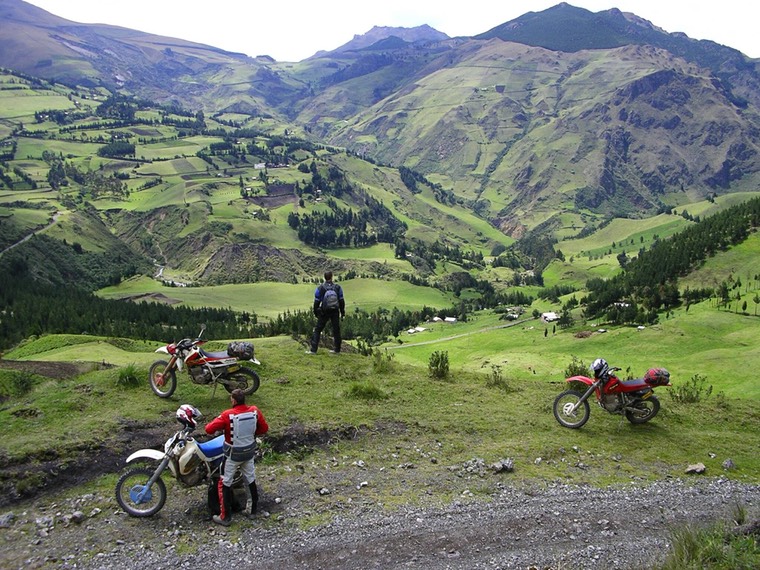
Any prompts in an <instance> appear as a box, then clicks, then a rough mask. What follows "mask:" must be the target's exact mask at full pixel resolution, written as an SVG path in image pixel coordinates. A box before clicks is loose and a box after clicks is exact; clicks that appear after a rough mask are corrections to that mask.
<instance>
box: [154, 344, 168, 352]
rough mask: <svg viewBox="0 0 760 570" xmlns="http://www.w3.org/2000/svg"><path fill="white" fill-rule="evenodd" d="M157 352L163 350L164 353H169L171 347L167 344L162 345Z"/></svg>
mask: <svg viewBox="0 0 760 570" xmlns="http://www.w3.org/2000/svg"><path fill="white" fill-rule="evenodd" d="M156 352H163V353H164V354H169V349H168V348H166V346H160V347H158V348H157V349H156Z"/></svg>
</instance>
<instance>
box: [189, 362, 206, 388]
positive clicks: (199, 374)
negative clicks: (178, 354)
mask: <svg viewBox="0 0 760 570" xmlns="http://www.w3.org/2000/svg"><path fill="white" fill-rule="evenodd" d="M188 372H190V379H191V380H192V381H193V383H194V384H208V383H209V382H211V372H210V371H209V370H208V369H207V368H206V367H205V366H193V367H191V368H188Z"/></svg>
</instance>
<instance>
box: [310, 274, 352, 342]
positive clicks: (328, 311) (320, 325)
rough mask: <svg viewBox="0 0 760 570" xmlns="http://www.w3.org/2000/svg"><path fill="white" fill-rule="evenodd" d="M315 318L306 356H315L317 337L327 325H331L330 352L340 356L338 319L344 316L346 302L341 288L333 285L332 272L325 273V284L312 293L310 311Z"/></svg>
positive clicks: (335, 284)
mask: <svg viewBox="0 0 760 570" xmlns="http://www.w3.org/2000/svg"><path fill="white" fill-rule="evenodd" d="M312 310H313V311H314V315H316V317H317V325H316V326H315V327H314V334H312V335H311V349H310V350H307V351H306V354H316V353H317V348H318V347H319V337H320V336H321V335H322V331H323V330H324V328H325V325H327V321H330V323H331V324H332V330H333V338H334V341H335V347H334V348H333V349H332V350H331V351H330V352H333V353H335V354H340V345H341V338H340V319H341V318H343V317H345V316H346V301H345V300H344V299H343V288H342V287H341V286H340V285H338V284H337V283H333V274H332V271H325V282H324V283H322V284H321V285H320V286H318V287H317V289H316V290H315V291H314V307H313V309H312Z"/></svg>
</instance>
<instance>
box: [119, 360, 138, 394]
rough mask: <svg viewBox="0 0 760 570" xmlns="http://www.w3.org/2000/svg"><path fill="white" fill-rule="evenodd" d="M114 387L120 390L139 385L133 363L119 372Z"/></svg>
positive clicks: (135, 367)
mask: <svg viewBox="0 0 760 570" xmlns="http://www.w3.org/2000/svg"><path fill="white" fill-rule="evenodd" d="M116 385H117V386H121V387H122V388H136V387H137V386H139V385H140V375H139V372H138V370H137V366H136V365H135V364H134V363H133V364H128V365H126V366H125V367H124V368H122V369H120V370H119V376H118V377H117V378H116Z"/></svg>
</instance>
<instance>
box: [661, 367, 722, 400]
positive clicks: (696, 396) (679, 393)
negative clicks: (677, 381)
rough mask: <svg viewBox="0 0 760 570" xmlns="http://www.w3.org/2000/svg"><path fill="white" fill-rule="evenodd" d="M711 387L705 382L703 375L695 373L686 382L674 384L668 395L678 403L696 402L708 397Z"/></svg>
mask: <svg viewBox="0 0 760 570" xmlns="http://www.w3.org/2000/svg"><path fill="white" fill-rule="evenodd" d="M712 389H713V387H712V384H709V385H708V384H707V378H706V377H705V376H702V375H701V374H695V375H694V376H692V377H691V379H689V380H687V381H686V383H684V384H681V385H680V386H675V387H674V388H673V389H672V390H671V391H670V395H671V396H672V397H673V399H674V400H675V401H676V402H678V403H679V404H696V403H697V402H699V401H700V400H703V399H705V398H709V397H710V394H712Z"/></svg>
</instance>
